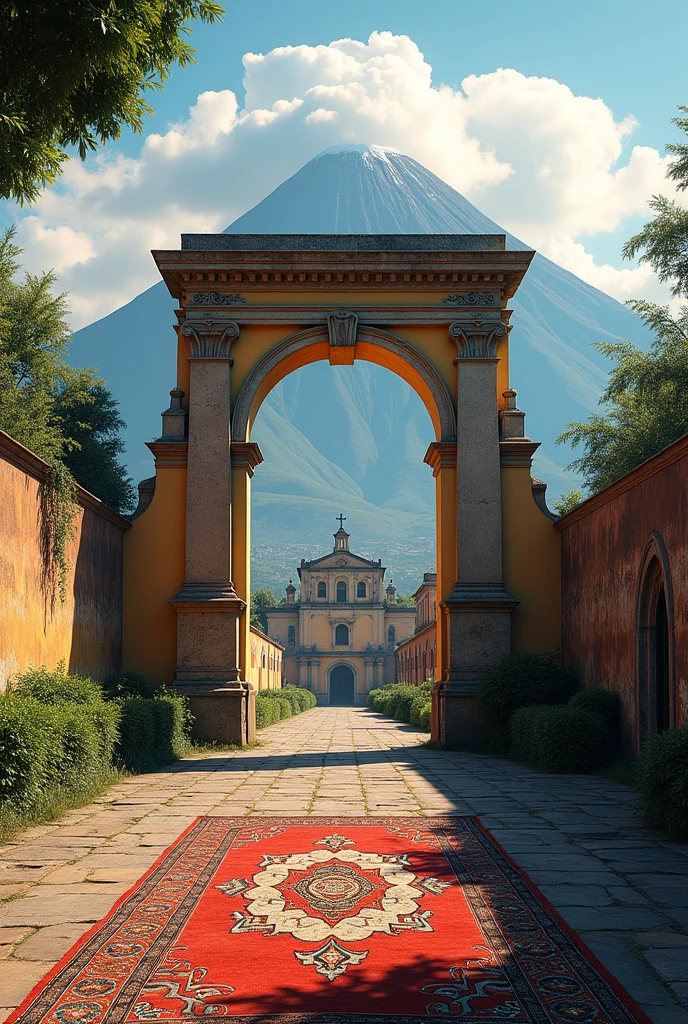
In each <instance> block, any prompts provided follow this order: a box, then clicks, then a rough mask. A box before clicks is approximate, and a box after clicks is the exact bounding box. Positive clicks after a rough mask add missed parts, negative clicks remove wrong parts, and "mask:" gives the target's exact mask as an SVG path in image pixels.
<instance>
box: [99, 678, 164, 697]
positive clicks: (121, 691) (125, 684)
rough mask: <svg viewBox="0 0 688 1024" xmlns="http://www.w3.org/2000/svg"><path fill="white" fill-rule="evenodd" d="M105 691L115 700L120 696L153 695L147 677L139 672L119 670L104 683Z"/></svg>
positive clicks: (106, 694) (107, 695)
mask: <svg viewBox="0 0 688 1024" xmlns="http://www.w3.org/2000/svg"><path fill="white" fill-rule="evenodd" d="M103 691H104V693H105V696H106V698H107V699H108V700H115V699H117V698H118V697H150V696H152V692H151V688H150V686H149V685H148V683H147V682H146V677H145V676H142V675H141V674H140V673H139V672H117V673H115V674H114V675H111V676H108V677H107V679H106V680H105V682H104V683H103Z"/></svg>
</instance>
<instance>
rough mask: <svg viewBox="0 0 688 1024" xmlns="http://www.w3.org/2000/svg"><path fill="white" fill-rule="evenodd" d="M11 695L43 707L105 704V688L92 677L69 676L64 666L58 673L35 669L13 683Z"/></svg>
mask: <svg viewBox="0 0 688 1024" xmlns="http://www.w3.org/2000/svg"><path fill="white" fill-rule="evenodd" d="M10 691H11V692H13V693H18V694H21V695H22V696H26V697H35V698H36V700H39V701H41V703H42V704H63V703H65V701H66V702H67V703H69V704H94V703H95V702H97V701H102V700H103V688H102V686H101V685H100V683H97V682H96V681H95V679H89V678H88V676H80V675H77V674H75V675H69V674H68V673H67V671H66V670H65V667H64V662H60V664H59V665H58V666H57V668H55V669H49V668H46V667H45V665H42V666H41V668H32V669H29V671H28V672H22V673H21V674H20V675H18V676H16V677H15V678H14V679H13V680H12V684H11V688H10Z"/></svg>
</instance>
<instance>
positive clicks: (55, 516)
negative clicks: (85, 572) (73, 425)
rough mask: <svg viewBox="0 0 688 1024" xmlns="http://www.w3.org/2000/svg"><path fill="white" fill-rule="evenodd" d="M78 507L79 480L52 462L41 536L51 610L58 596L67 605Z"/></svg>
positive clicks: (44, 579) (42, 495)
mask: <svg viewBox="0 0 688 1024" xmlns="http://www.w3.org/2000/svg"><path fill="white" fill-rule="evenodd" d="M78 512H79V506H78V505H77V502H76V482H75V480H74V477H73V476H72V474H71V473H70V472H69V470H68V469H67V467H66V466H65V465H64V463H62V462H60V461H59V460H57V459H56V460H55V461H54V462H51V463H50V469H49V472H48V474H47V476H46V478H45V480H44V481H43V483H42V484H41V492H40V535H41V556H42V562H43V567H42V579H41V583H42V586H43V593H44V595H45V599H46V604H49V605H50V611H51V612H52V611H53V610H54V608H55V601H56V599H57V598H58V597H59V599H60V604H64V602H65V600H66V597H67V580H68V578H69V570H70V569H71V562H70V561H69V558H68V557H67V546H68V545H69V542H70V541H71V540H72V538H73V537H74V534H75V523H76V517H77V514H78Z"/></svg>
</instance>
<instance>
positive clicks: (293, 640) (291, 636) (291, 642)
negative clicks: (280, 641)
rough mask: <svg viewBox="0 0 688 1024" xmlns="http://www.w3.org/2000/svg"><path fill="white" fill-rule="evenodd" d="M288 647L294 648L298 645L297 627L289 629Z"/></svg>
mask: <svg viewBox="0 0 688 1024" xmlns="http://www.w3.org/2000/svg"><path fill="white" fill-rule="evenodd" d="M287 645H288V646H289V647H294V646H295V645H296V627H295V626H289V628H288V629H287Z"/></svg>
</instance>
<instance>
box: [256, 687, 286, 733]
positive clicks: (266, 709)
mask: <svg viewBox="0 0 688 1024" xmlns="http://www.w3.org/2000/svg"><path fill="white" fill-rule="evenodd" d="M279 720H280V706H279V704H278V703H277V701H276V700H272V699H271V698H270V697H268V696H267V694H265V693H263V691H262V690H261V691H259V692H258V693H257V694H256V729H265V728H266V726H268V725H274V724H275V722H279Z"/></svg>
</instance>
